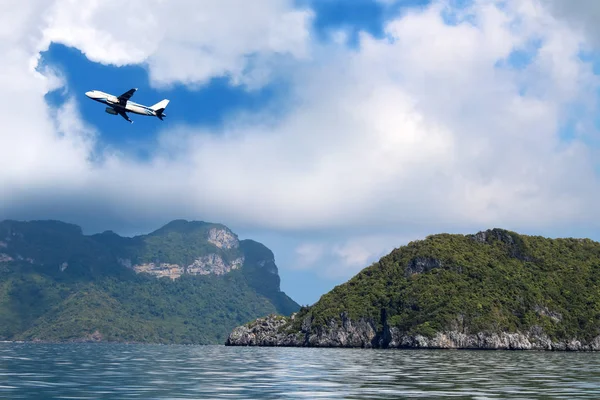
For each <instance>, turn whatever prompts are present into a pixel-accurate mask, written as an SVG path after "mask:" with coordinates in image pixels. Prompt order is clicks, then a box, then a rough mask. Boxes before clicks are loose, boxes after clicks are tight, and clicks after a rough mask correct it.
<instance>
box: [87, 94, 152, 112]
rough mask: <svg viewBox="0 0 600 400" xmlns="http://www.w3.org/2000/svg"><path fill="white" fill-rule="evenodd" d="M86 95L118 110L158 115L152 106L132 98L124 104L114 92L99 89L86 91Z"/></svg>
mask: <svg viewBox="0 0 600 400" xmlns="http://www.w3.org/2000/svg"><path fill="white" fill-rule="evenodd" d="M85 95H86V96H87V97H89V98H90V99H92V100H96V101H97V102H100V103H103V104H106V105H107V106H111V107H112V108H114V109H115V110H116V111H123V112H131V113H134V114H139V115H150V116H153V117H156V111H154V110H153V109H151V108H150V107H147V106H144V105H141V104H138V103H134V102H133V101H131V100H128V101H127V102H125V105H123V104H121V103H120V102H119V99H118V98H117V96H114V95H112V94H108V93H104V92H101V91H99V90H91V91H89V92H86V94H85Z"/></svg>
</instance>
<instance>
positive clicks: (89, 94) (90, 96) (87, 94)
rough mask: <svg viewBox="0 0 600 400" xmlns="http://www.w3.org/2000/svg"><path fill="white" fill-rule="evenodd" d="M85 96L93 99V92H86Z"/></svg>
mask: <svg viewBox="0 0 600 400" xmlns="http://www.w3.org/2000/svg"><path fill="white" fill-rule="evenodd" d="M85 95H86V96H87V97H89V98H92V91H91V90H90V91H89V92H85Z"/></svg>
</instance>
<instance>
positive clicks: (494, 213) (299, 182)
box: [0, 0, 600, 304]
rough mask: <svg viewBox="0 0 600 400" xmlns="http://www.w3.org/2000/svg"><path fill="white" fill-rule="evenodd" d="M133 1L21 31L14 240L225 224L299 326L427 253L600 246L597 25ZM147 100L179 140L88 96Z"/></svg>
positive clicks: (4, 140)
mask: <svg viewBox="0 0 600 400" xmlns="http://www.w3.org/2000/svg"><path fill="white" fill-rule="evenodd" d="M136 1H137V0H135V1H132V2H129V3H127V4H125V5H123V7H131V10H130V9H129V8H125V9H123V10H121V11H122V12H120V13H115V12H114V10H113V9H111V7H113V5H111V4H109V3H108V2H107V3H98V4H95V5H89V6H88V8H89V9H86V10H80V9H73V8H70V7H61V6H59V5H56V7H55V8H54V9H53V10H46V11H43V12H42V6H44V7H45V6H48V4H50V3H43V2H40V4H39V10H37V9H36V8H35V7H32V8H29V9H26V8H24V11H23V13H22V15H25V16H27V18H25V19H23V20H19V18H18V17H19V16H20V15H21V14H15V16H13V17H12V19H11V20H10V21H7V22H6V23H7V24H9V23H14V24H15V26H14V29H12V31H13V32H15V33H14V35H12V36H11V38H10V40H12V41H14V42H9V41H8V39H9V38H7V42H6V43H7V44H6V46H8V47H7V49H5V50H6V51H5V52H4V53H3V54H4V55H3V56H0V62H1V63H0V65H1V66H0V74H2V76H5V77H10V79H5V80H2V79H0V88H2V89H3V92H4V93H5V94H6V96H7V97H10V98H14V99H18V100H16V101H14V102H12V103H17V102H19V103H27V104H29V105H30V110H31V111H30V112H29V113H28V116H27V117H24V115H23V114H22V112H23V111H22V109H20V108H14V109H13V108H11V107H12V103H8V104H4V107H3V114H0V116H2V117H3V120H4V123H5V131H7V132H8V131H10V132H12V131H17V130H18V131H19V132H20V134H19V135H18V136H15V135H7V134H4V135H3V136H0V140H1V141H0V159H2V160H5V161H6V165H5V166H4V168H2V169H1V170H0V178H1V179H3V180H4V181H5V182H7V184H6V185H7V188H8V190H6V191H5V193H10V195H9V196H8V197H2V195H1V194H0V201H2V200H4V201H5V202H6V203H5V204H7V207H5V208H4V209H0V218H18V219H34V218H35V219H40V218H41V219H45V218H56V219H63V220H67V221H69V222H72V223H76V224H78V225H80V226H82V227H83V228H84V230H85V232H86V233H95V232H98V231H102V230H105V229H111V230H114V231H116V232H118V233H120V234H123V235H135V234H139V233H146V232H149V231H151V230H153V229H157V228H158V227H160V226H161V225H162V224H165V223H167V222H168V221H169V220H171V219H176V218H185V219H195V220H205V221H211V222H221V223H224V224H226V225H228V226H229V227H230V228H231V229H233V230H234V232H236V233H237V234H239V236H240V237H241V238H252V239H255V240H258V241H260V242H262V243H264V244H265V245H267V246H268V247H269V248H270V249H272V250H273V252H274V253H275V256H276V263H277V265H278V266H279V270H280V275H281V279H282V283H281V286H282V289H283V290H284V291H285V292H286V293H288V294H289V295H290V296H291V297H292V298H294V299H295V300H296V301H298V302H299V303H302V304H312V303H314V302H315V301H317V300H318V298H319V297H320V296H321V295H322V294H324V293H326V292H327V291H329V290H330V289H332V288H333V287H334V286H335V285H337V284H340V283H343V282H345V281H346V280H347V279H348V278H350V277H351V276H353V275H354V274H355V273H356V272H358V271H359V270H360V269H362V268H364V267H366V266H368V265H369V264H370V263H371V262H372V261H375V260H377V259H378V258H379V257H380V256H382V255H384V254H386V253H387V252H389V251H391V250H392V249H393V248H394V247H398V246H400V245H403V244H405V243H407V242H408V241H410V240H414V239H418V238H422V237H424V236H425V235H428V234H432V233H438V232H454V233H474V232H477V231H478V230H482V229H488V228H493V227H502V228H506V229H513V230H516V231H519V232H523V233H531V234H542V235H547V236H554V237H556V236H588V237H592V238H596V239H597V238H599V237H600V236H598V234H597V232H598V229H600V226H598V223H597V222H596V221H599V220H600V214H599V213H597V211H595V209H596V208H597V207H595V203H596V198H597V195H599V194H600V185H599V184H598V175H597V172H598V167H597V161H596V160H597V155H598V154H597V145H596V143H597V129H598V121H597V100H598V93H599V92H598V89H599V88H600V86H599V85H598V79H597V77H598V68H597V65H599V64H598V62H597V61H598V57H597V56H596V54H597V50H596V49H597V43H596V39H595V37H597V36H598V35H597V34H599V33H600V32H596V31H595V28H594V27H595V26H597V25H598V24H594V23H592V22H593V21H592V20H590V18H591V17H590V15H595V14H594V13H591V12H589V10H591V9H592V8H593V5H592V4H593V3H590V6H589V7H588V8H587V9H583V11H581V10H579V9H577V8H568V7H567V8H565V7H566V6H565V5H566V4H567V3H565V2H563V0H552V1H551V2H549V3H548V5H547V7H545V8H544V7H542V6H540V5H536V6H535V7H533V6H532V7H533V8H527V7H525V6H523V7H521V8H519V7H516V6H515V5H518V4H522V5H528V4H529V3H528V2H529V1H533V0H522V2H521V3H510V2H509V3H506V2H505V3H502V2H498V3H497V4H496V3H493V2H488V3H485V2H483V3H477V2H472V1H466V0H464V1H463V0H460V1H459V0H456V1H450V2H447V4H448V8H444V7H442V8H435V7H437V6H439V5H440V3H439V2H433V1H424V0H398V1H383V0H381V1H376V0H357V1H338V0H323V1H316V0H296V1H295V2H292V1H289V2H288V1H286V0H273V1H270V2H257V3H252V5H250V3H246V2H243V1H239V2H238V3H237V6H236V7H235V8H232V9H226V7H225V6H223V5H222V3H221V2H219V1H214V2H210V1H208V2H207V3H205V7H204V8H201V7H200V6H198V4H199V3H196V2H192V1H189V0H177V4H176V5H172V6H171V7H166V6H164V5H160V4H158V3H157V4H155V5H154V6H153V7H143V9H141V10H140V8H139V7H138V6H139V4H138V3H136ZM236 1H237V0H231V2H232V3H235V2H236ZM57 4H58V3H57ZM161 4H162V3H161ZM474 4H475V6H474ZM477 4H479V5H477ZM531 4H533V3H531ZM431 6H433V8H430V7H431ZM472 6H474V8H469V7H472ZM513 6H514V7H513ZM48 7H49V6H48ZM136 7H138V8H136ZM307 8H308V9H309V10H310V12H306V10H307ZM531 9H534V10H535V12H530V11H528V10H531ZM133 10H136V12H133ZM232 10H233V11H232ZM465 10H468V11H469V12H468V14H467V18H466V21H465V18H464V15H461V13H463V12H464V11H465ZM408 11H413V12H414V13H408ZM28 13H29V14H28ZM598 19H599V20H600V17H599V18H598ZM198 21H204V22H203V23H198ZM504 22H507V23H504ZM579 22H581V24H583V25H581V26H586V27H588V30H589V32H587V36H586V35H584V33H582V32H581V31H579V30H578V29H577V27H578V26H580V24H579ZM387 24H389V26H388V27H389V32H388V34H387V35H386V34H385V33H384V27H385V26H386V25H387ZM7 26H8V25H7ZM116 31H118V32H120V34H119V35H115V34H114V32H116ZM150 33H151V34H150ZM342 35H345V39H344V40H343V41H342V42H341V43H340V42H339V38H340V37H342ZM361 38H362V39H361ZM9 48H15V49H20V50H22V51H20V52H14V51H12V52H11V51H8V49H9ZM0 49H2V45H0ZM39 49H42V51H41V54H40V56H41V58H40V61H39V64H38V67H37V70H38V71H40V72H41V73H42V74H44V75H43V77H44V78H43V79H40V77H39V76H37V77H36V76H34V74H33V73H32V72H31V71H30V70H28V69H27V68H25V65H29V64H30V63H31V60H32V59H34V58H35V57H36V55H37V54H38V52H39V51H40V50H39ZM2 57H3V58H2ZM3 68H4V69H3ZM48 71H58V76H59V77H60V79H53V78H52V74H51V73H49V72H48ZM61 79H62V81H61ZM57 81H58V82H60V84H58V83H56V82H57ZM133 87H135V88H138V89H139V90H138V91H137V92H136V93H135V95H134V97H133V99H132V100H133V101H135V102H138V103H142V104H146V105H151V104H154V103H156V102H158V101H159V100H161V99H163V98H168V99H169V100H170V101H171V102H170V104H169V106H168V108H167V110H166V114H167V117H166V118H165V120H164V121H160V120H158V119H156V118H149V117H144V116H140V115H135V114H132V115H130V117H131V119H133V120H134V123H133V124H129V123H128V122H126V121H125V120H123V119H122V118H121V117H120V116H113V115H110V114H107V113H106V112H105V111H104V108H105V106H103V105H102V104H100V103H96V102H94V101H92V100H90V99H88V98H86V97H85V95H84V93H85V92H86V91H88V90H91V89H98V90H102V91H106V92H109V93H112V94H115V95H118V94H120V93H123V92H125V91H127V90H129V89H130V88H133ZM47 91H49V93H47V94H45V95H44V97H43V99H40V97H39V96H40V93H46V92H47ZM19 96H22V97H19ZM40 100H42V101H40ZM48 107H50V108H48ZM65 110H66V111H65ZM3 148H4V149H9V150H5V152H4V153H3V150H2V149H3ZM93 154H103V155H104V156H105V157H104V159H103V160H102V161H98V160H97V159H95V158H94V157H93ZM165 154H168V156H165ZM5 196H6V195H5ZM41 199H43V200H41Z"/></svg>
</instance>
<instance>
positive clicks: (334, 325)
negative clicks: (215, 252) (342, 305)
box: [225, 313, 600, 351]
mask: <svg viewBox="0 0 600 400" xmlns="http://www.w3.org/2000/svg"><path fill="white" fill-rule="evenodd" d="M295 317H296V315H295V314H294V315H292V316H291V317H290V318H286V317H281V316H275V315H269V316H267V317H265V318H259V319H257V320H256V321H254V322H252V323H250V324H248V325H245V326H240V327H237V328H235V329H234V330H233V331H232V332H231V334H230V335H229V337H228V338H227V341H226V343H225V345H226V346H287V347H354V348H357V347H360V348H414V349H418V348H421V349H487V350H546V351H600V335H599V336H597V337H595V338H594V339H592V340H591V341H589V342H585V341H582V340H580V339H577V338H572V339H570V340H565V341H556V342H555V341H553V340H552V339H550V337H548V335H546V334H545V333H544V332H543V330H542V329H541V328H540V327H535V326H534V327H533V328H532V329H531V330H530V331H529V332H500V333H489V332H478V333H471V334H467V333H463V332H458V331H454V330H450V331H444V332H437V333H436V334H435V335H434V336H433V337H431V338H428V337H425V336H423V335H409V334H407V333H406V332H401V331H400V330H399V329H398V328H396V327H389V326H387V324H384V326H383V329H382V331H381V332H377V330H376V327H375V325H374V323H373V321H369V320H366V319H362V318H361V319H359V320H358V321H353V320H351V319H350V318H349V317H348V315H347V314H346V313H342V314H340V318H339V319H331V320H330V321H328V322H327V323H326V324H324V325H320V326H314V324H313V321H312V320H311V317H310V315H309V316H306V317H305V318H304V320H303V321H302V324H301V329H300V331H293V330H292V329H291V326H292V325H291V323H292V321H293V319H294V318H295Z"/></svg>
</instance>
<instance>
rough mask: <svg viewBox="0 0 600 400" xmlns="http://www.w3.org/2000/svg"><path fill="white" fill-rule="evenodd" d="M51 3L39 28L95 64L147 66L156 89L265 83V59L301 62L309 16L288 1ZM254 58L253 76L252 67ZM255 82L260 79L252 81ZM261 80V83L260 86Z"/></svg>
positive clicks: (46, 41)
mask: <svg viewBox="0 0 600 400" xmlns="http://www.w3.org/2000/svg"><path fill="white" fill-rule="evenodd" d="M78 4H79V3H77V2H76V1H75V0H55V1H54V5H53V7H52V8H51V11H50V12H48V14H47V16H46V18H45V20H46V26H45V27H44V29H43V35H44V40H43V42H42V46H43V47H46V46H47V45H48V44H49V43H50V42H51V41H55V42H60V43H63V44H66V45H69V46H73V47H77V48H78V49H80V50H81V51H82V52H83V53H85V54H86V56H87V57H88V58H89V59H90V60H93V61H97V62H102V63H110V64H114V65H117V66H121V65H125V64H137V63H145V64H147V65H148V67H149V72H150V78H151V80H152V83H153V84H155V85H157V86H164V85H169V84H171V83H179V82H182V83H184V84H195V85H200V84H203V83H205V82H206V81H207V80H209V79H210V78H213V77H217V76H228V77H230V78H231V79H232V81H233V82H234V83H247V84H249V85H250V86H251V87H253V86H257V85H261V84H263V83H265V79H266V78H265V77H264V76H262V75H265V74H266V75H267V76H268V73H269V71H268V69H269V66H268V59H269V58H270V57H274V56H277V55H282V56H285V55H290V56H292V57H297V58H304V57H306V56H307V55H308V54H307V45H308V40H309V39H310V38H309V24H310V22H311V19H312V14H311V12H310V11H307V10H299V9H294V8H293V1H292V0H261V1H245V0H218V1H214V0H213V1H202V2H198V1H195V0H171V1H164V0H130V1H127V2H123V1H119V0H94V1H92V0H90V1H87V2H86V4H85V6H80V5H78ZM251 56H252V57H253V58H254V57H256V58H258V62H257V63H258V66H257V67H256V68H258V70H259V72H260V73H257V71H256V68H255V65H254V64H255V63H256V62H255V61H253V60H252V59H251V58H249V57H251ZM257 76H258V78H257ZM257 79H258V80H257Z"/></svg>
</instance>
